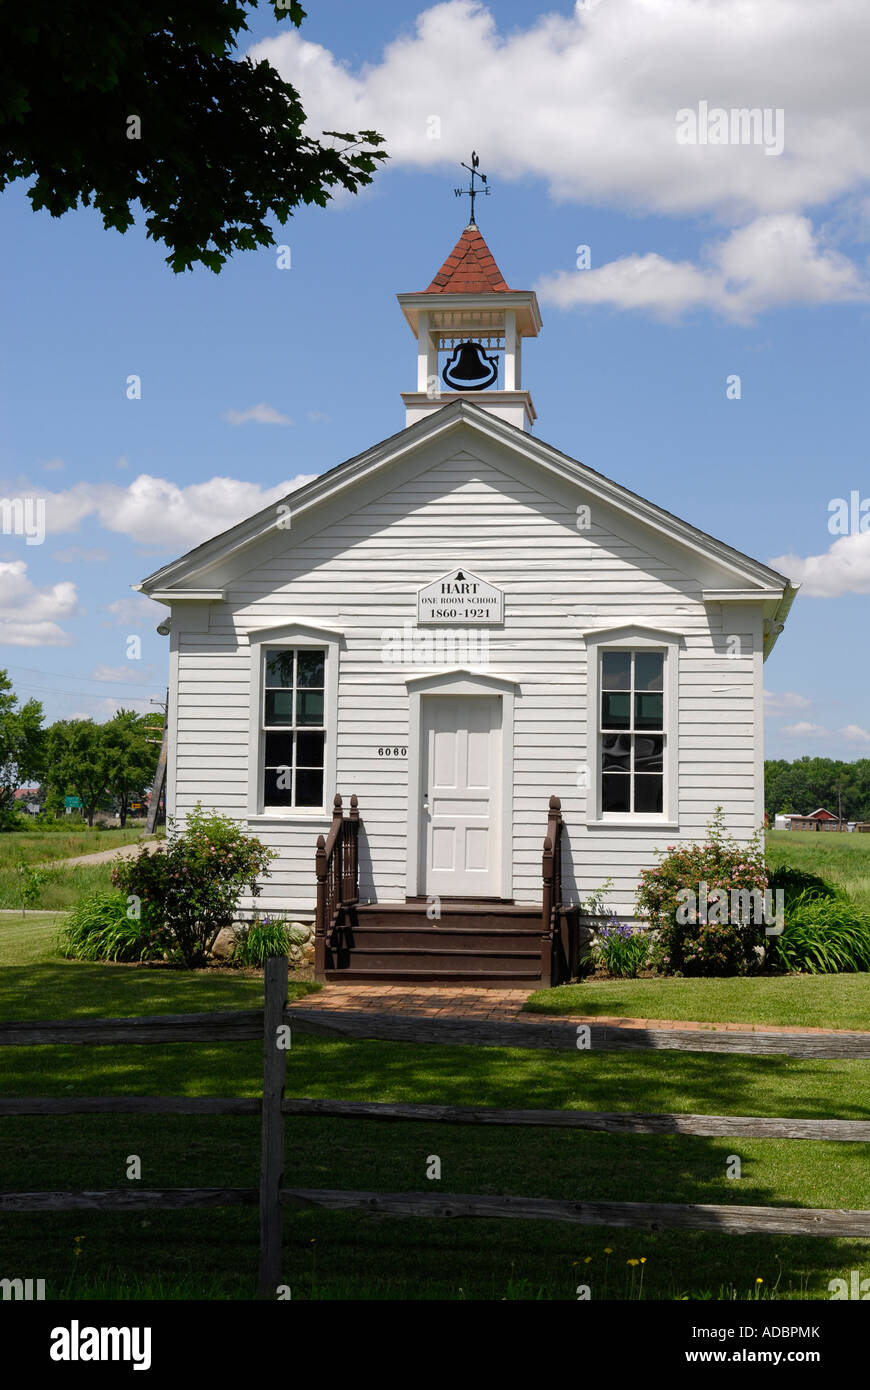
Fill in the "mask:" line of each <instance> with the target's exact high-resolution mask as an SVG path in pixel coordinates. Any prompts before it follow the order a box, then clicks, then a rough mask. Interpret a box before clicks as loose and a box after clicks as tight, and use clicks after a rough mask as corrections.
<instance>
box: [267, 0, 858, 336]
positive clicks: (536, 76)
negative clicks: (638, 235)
mask: <svg viewBox="0 0 870 1390" xmlns="http://www.w3.org/2000/svg"><path fill="white" fill-rule="evenodd" d="M868 46H870V7H868V6H865V5H861V4H857V3H855V0H826V4H825V7H824V15H823V17H820V12H819V9H818V7H817V6H816V5H814V4H812V3H809V0H768V2H767V3H766V4H764V5H760V4H756V5H750V4H748V3H747V0H708V2H707V3H698V0H595V2H594V3H591V2H590V0H578V3H577V4H576V5H575V9H574V13H573V14H568V15H561V14H553V13H547V14H544V15H539V16H536V17H534V18H530V19H529V20H528V21H527V22H526V24H525V25H522V24H516V25H511V27H510V29H509V30H508V29H506V28H505V29H504V30H500V29H499V26H498V23H497V21H496V19H495V17H494V15H493V14H492V12H491V11H490V9H488V8H487V6H486V5H485V4H484V3H481V0H448V2H447V3H444V4H437V5H433V6H431V7H430V8H428V9H424V10H422V11H421V13H420V14H419V15H418V16H417V18H416V20H415V22H414V25H413V29H409V30H406V32H404V33H402V34H401V35H400V36H399V37H398V38H396V39H394V40H393V41H392V42H390V43H389V44H388V45H387V46H386V47H385V48H384V50H383V53H382V55H381V57H380V60H379V61H375V62H371V63H367V64H365V65H364V66H360V67H358V68H354V67H353V66H352V65H351V64H349V63H346V62H344V61H340V60H339V59H337V58H336V57H335V55H334V54H333V53H331V52H330V51H329V50H328V49H327V48H324V47H323V46H321V45H320V44H316V43H311V42H309V41H308V40H306V39H304V38H303V37H302V36H301V35H300V34H299V33H298V32H297V31H296V30H288V31H286V32H284V33H282V34H281V35H280V36H279V37H277V38H270V39H265V40H263V41H261V42H259V43H257V44H254V45H253V46H252V48H251V49H250V50H249V52H250V56H251V57H253V58H254V59H255V60H258V59H264V58H265V59H267V60H268V61H269V62H270V63H272V64H273V65H274V66H275V67H276V68H277V69H278V71H279V72H280V73H281V74H282V75H283V76H284V77H285V78H287V79H288V80H289V81H291V82H293V83H294V84H295V85H297V86H298V87H299V88H300V90H301V91H302V94H303V98H304V103H305V109H306V112H307V113H308V129H309V130H311V131H312V132H314V133H320V132H321V131H323V130H329V129H336V128H338V129H340V130H362V129H366V128H374V129H377V130H380V131H381V132H382V134H384V135H385V136H386V139H387V149H388V151H389V154H390V159H391V161H392V166H393V167H398V168H402V167H405V168H410V169H421V168H422V169H436V168H437V169H445V170H446V169H449V170H450V171H451V173H452V172H455V166H456V164H457V162H458V161H459V160H467V158H468V146H469V131H473V132H474V142H475V144H476V145H477V148H478V149H479V150H480V151H481V152H482V153H483V154H484V156H485V159H484V167H485V168H486V170H487V173H488V174H489V177H490V182H491V183H497V182H498V181H499V180H508V181H520V180H538V179H542V180H543V181H544V182H545V184H546V185H547V187H548V190H549V193H550V195H551V197H552V198H553V199H554V200H555V201H557V202H575V203H578V204H581V205H585V206H591V205H597V206H605V207H619V208H623V209H625V210H627V211H629V212H631V213H634V212H636V211H638V210H639V209H642V210H644V211H652V212H657V213H660V214H665V215H667V216H685V215H702V216H708V217H709V216H712V217H713V218H715V219H717V220H718V221H719V222H721V223H723V224H724V225H726V226H728V227H732V228H734V227H736V228H738V230H737V231H735V232H734V233H733V235H732V236H731V237H729V238H727V239H725V240H724V241H720V242H713V243H711V245H710V246H708V247H707V248H705V250H704V253H703V255H702V257H701V259H700V262H699V264H697V265H696V264H694V263H693V262H692V261H691V260H686V261H672V260H669V259H667V258H666V257H665V256H662V255H659V254H658V253H656V252H655V251H653V250H648V249H646V248H643V249H641V250H639V251H638V252H637V253H636V254H634V255H630V256H626V257H623V258H621V259H618V260H616V261H613V262H611V263H609V264H601V265H599V264H598V259H597V258H596V256H595V249H596V248H593V269H592V270H587V271H580V272H577V271H575V270H571V271H562V272H557V273H555V274H552V275H550V276H545V277H544V279H543V280H542V281H541V293H542V295H543V296H544V297H545V298H547V299H549V301H550V302H551V303H556V304H559V305H561V306H562V307H564V308H574V307H578V306H580V305H586V304H614V305H617V306H618V307H620V308H625V309H640V310H646V311H651V312H655V313H657V314H660V315H675V314H678V313H680V312H682V311H684V310H686V309H688V308H694V307H706V308H708V309H710V310H712V311H713V312H716V313H720V314H722V315H724V316H726V317H728V318H731V319H734V320H735V321H744V322H745V321H748V320H750V319H751V318H752V316H753V315H755V314H757V313H759V312H761V311H762V310H764V309H766V308H768V307H771V306H773V305H777V304H786V303H798V304H823V303H824V304H829V303H842V302H846V301H850V300H856V299H864V298H866V297H867V287H866V285H865V283H864V281H863V280H862V277H861V275H860V274H859V272H858V270H857V269H856V267H855V266H854V265H853V264H852V263H851V262H850V261H848V260H847V259H845V258H844V257H843V256H841V255H839V254H838V253H836V252H835V251H834V250H833V249H832V248H831V246H830V245H828V244H827V243H826V242H825V241H824V238H823V239H822V241H821V242H820V241H818V240H817V238H816V237H815V236H814V234H813V231H812V227H811V225H810V223H809V221H808V220H807V219H806V217H805V215H804V214H805V213H806V212H807V211H808V210H809V209H812V208H813V207H817V206H819V205H821V204H824V203H832V202H834V201H835V200H841V202H842V203H843V204H844V207H845V206H846V205H848V207H849V208H850V211H849V212H848V214H846V213H845V212H844V214H843V215H840V214H839V213H835V214H834V216H833V217H832V218H830V219H829V223H828V224H827V226H826V232H829V233H830V234H831V235H833V236H835V237H840V236H850V235H851V236H857V237H858V238H859V239H867V237H868V235H870V227H868V210H867V208H866V207H865V206H864V205H863V204H862V202H861V198H862V196H863V194H864V186H865V184H866V181H867V180H868V178H870V138H868V134H870V84H868V83H867V82H866V78H865V72H864V68H865V63H864V54H865V53H866V52H867V50H868ZM505 93H510V99H509V100H507V101H506V100H505ZM701 102H706V103H707V105H708V107H709V109H710V111H711V113H712V111H713V110H714V109H724V110H725V111H726V112H728V113H729V115H730V113H731V112H735V113H739V112H741V111H746V112H747V113H750V112H754V111H759V112H764V111H767V112H769V113H770V118H769V126H768V132H767V135H766V136H763V137H762V134H761V132H759V139H758V141H750V140H747V142H746V143H740V142H739V141H735V143H733V144H732V143H728V144H714V143H712V142H708V143H704V144H701V143H697V144H681V143H678V141H677V129H678V124H679V123H678V113H679V112H684V111H687V110H691V111H697V110H698V109H699V106H700V103H701ZM779 113H781V114H779ZM729 125H731V126H737V125H738V123H737V122H735V121H734V120H733V118H732V119H731V120H730V121H729ZM774 134H775V135H776V141H774V139H773V138H772V137H773V135H774ZM780 134H781V135H782V145H781V153H779V154H775V155H774V154H768V153H766V149H765V145H768V146H774V147H775V146H778V145H779V138H780ZM864 201H865V202H866V197H865V199H864ZM577 240H578V242H582V241H583V236H582V229H580V230H579V231H578V237H577ZM602 259H603V257H602ZM566 260H570V261H571V262H573V260H574V254H573V248H566Z"/></svg>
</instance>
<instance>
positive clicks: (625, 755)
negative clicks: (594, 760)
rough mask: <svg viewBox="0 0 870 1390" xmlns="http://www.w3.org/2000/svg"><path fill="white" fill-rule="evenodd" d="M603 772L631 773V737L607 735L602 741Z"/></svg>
mask: <svg viewBox="0 0 870 1390" xmlns="http://www.w3.org/2000/svg"><path fill="white" fill-rule="evenodd" d="M601 770H602V772H630V771H631V735H630V734H605V735H604V737H603V738H602V740H601Z"/></svg>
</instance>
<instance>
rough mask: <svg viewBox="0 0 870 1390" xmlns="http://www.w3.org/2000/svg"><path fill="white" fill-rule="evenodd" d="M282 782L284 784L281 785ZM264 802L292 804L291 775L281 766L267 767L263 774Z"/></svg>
mask: <svg viewBox="0 0 870 1390" xmlns="http://www.w3.org/2000/svg"><path fill="white" fill-rule="evenodd" d="M279 782H280V783H282V784H284V785H281V786H279V785H278V784H279ZM263 804H264V805H265V806H291V805H292V804H293V802H292V790H291V776H290V773H289V772H285V771H283V770H282V769H280V768H274V767H267V768H266V771H265V774H264V776H263Z"/></svg>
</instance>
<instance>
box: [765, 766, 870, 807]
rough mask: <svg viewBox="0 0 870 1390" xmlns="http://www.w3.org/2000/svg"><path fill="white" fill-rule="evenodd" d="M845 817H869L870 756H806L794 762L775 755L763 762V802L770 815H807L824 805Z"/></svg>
mask: <svg viewBox="0 0 870 1390" xmlns="http://www.w3.org/2000/svg"><path fill="white" fill-rule="evenodd" d="M838 795H839V804H840V806H841V807H842V814H843V819H844V820H870V759H868V758H856V759H855V761H854V762H849V763H847V762H840V761H838V760H836V759H834V758H811V757H808V756H804V757H802V758H796V759H795V760H794V762H791V763H789V762H785V761H784V760H783V759H772V760H770V761H768V762H766V763H765V765H764V804H765V808H766V810H767V813H768V815H769V816H770V817H771V818H772V817H773V816H774V815H777V814H781V813H783V812H793V813H796V814H797V815H808V814H809V813H810V812H811V811H815V810H817V809H818V808H819V807H820V806H825V807H826V808H827V809H828V810H829V811H833V813H834V815H836V814H837V808H838Z"/></svg>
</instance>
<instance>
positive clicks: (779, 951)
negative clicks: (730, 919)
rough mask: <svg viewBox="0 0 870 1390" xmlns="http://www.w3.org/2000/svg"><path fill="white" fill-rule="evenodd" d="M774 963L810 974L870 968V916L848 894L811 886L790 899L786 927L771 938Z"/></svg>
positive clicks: (780, 966)
mask: <svg viewBox="0 0 870 1390" xmlns="http://www.w3.org/2000/svg"><path fill="white" fill-rule="evenodd" d="M770 959H771V964H772V965H774V966H778V967H779V968H780V969H783V970H790V971H803V972H805V973H806V974H808V975H830V974H835V973H837V972H839V971H854V970H870V918H868V916H867V913H866V912H863V911H862V910H861V908H859V907H857V906H856V905H855V903H853V902H852V901H851V900H850V899H849V898H847V897H846V895H845V894H837V895H836V896H835V897H832V898H828V897H822V896H821V895H819V894H818V893H816V892H814V891H812V890H810V891H807V892H804V893H802V894H800V896H799V897H797V898H795V899H793V900H792V901H791V902H790V903H788V902H787V905H786V913H785V927H784V928H783V931H782V934H781V935H780V936H774V937H772V938H771V946H770Z"/></svg>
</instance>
